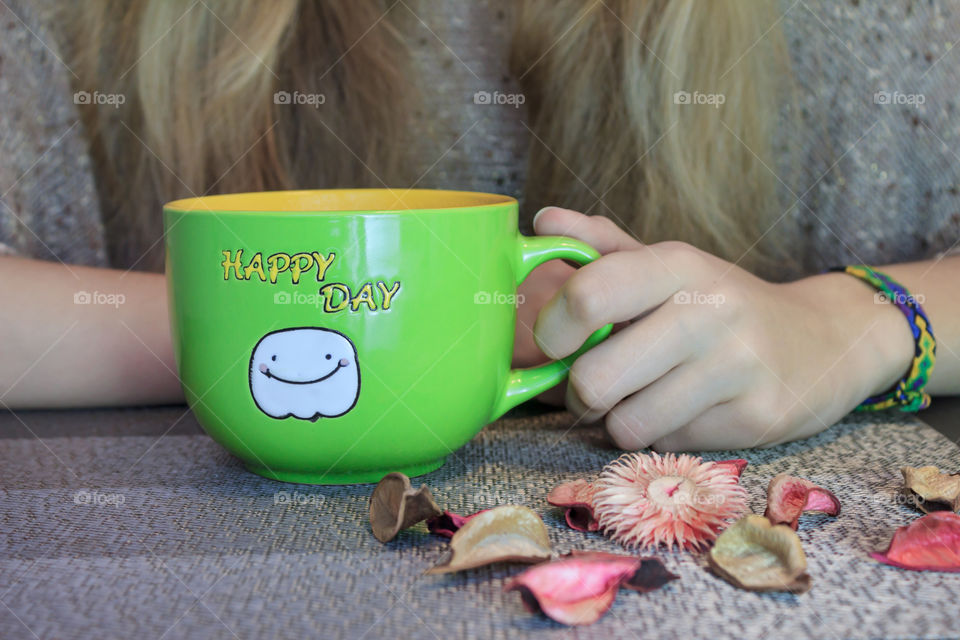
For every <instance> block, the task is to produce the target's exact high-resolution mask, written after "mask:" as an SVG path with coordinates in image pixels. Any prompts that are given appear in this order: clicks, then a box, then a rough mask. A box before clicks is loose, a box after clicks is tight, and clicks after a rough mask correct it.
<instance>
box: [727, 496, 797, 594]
mask: <svg viewBox="0 0 960 640" xmlns="http://www.w3.org/2000/svg"><path fill="white" fill-rule="evenodd" d="M709 560H710V566H711V568H712V569H713V571H714V572H715V573H717V575H719V576H720V577H722V578H723V579H724V580H726V581H727V582H729V583H730V584H732V585H734V586H736V587H740V588H741V589H747V590H750V591H790V592H793V593H803V592H805V591H807V590H809V589H810V576H809V575H807V573H806V570H807V558H806V555H804V553H803V546H802V545H801V544H800V538H799V537H797V534H796V532H795V531H794V530H793V529H791V528H790V527H788V526H786V525H773V524H771V523H770V521H769V520H768V519H767V518H765V517H763V516H758V515H755V514H752V515H749V516H746V517H745V518H741V519H740V520H738V521H737V522H736V523H734V524H733V525H731V526H730V527H729V528H727V530H726V531H724V532H723V533H721V534H720V536H719V537H718V538H717V541H716V543H714V545H713V548H712V549H711V550H710V555H709Z"/></svg>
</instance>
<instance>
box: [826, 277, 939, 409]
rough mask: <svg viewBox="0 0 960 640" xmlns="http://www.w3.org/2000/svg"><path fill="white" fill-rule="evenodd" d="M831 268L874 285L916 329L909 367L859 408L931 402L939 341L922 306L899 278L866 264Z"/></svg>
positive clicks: (903, 406)
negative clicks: (930, 381)
mask: <svg viewBox="0 0 960 640" xmlns="http://www.w3.org/2000/svg"><path fill="white" fill-rule="evenodd" d="M831 271H842V272H844V273H849V274H850V275H852V276H853V277H855V278H859V279H860V280H863V281H864V282H866V283H867V284H869V285H871V286H872V287H873V288H875V289H876V290H877V291H878V292H879V293H878V294H877V295H878V296H879V297H882V298H883V299H885V300H887V301H888V302H891V303H893V304H894V306H896V307H897V308H898V309H899V310H900V311H901V313H903V315H904V316H905V317H906V318H907V322H908V323H909V324H910V331H911V333H913V344H914V349H913V361H912V362H911V364H910V370H909V371H907V374H906V375H905V376H904V377H903V378H902V379H901V380H900V381H899V382H898V383H897V384H896V385H894V387H893V389H891V390H890V391H888V392H886V393H883V394H880V395H877V396H873V397H870V398H867V399H866V400H864V401H863V402H862V403H860V406H858V407H857V408H856V410H857V411H880V410H882V409H889V408H891V407H898V406H899V408H900V410H901V411H919V410H921V409H926V408H927V407H929V406H930V395H929V394H928V393H927V392H926V391H925V390H924V387H926V385H927V380H928V379H929V378H930V373H931V372H932V371H933V365H934V362H935V361H936V357H937V341H936V339H934V337H933V327H932V326H931V325H930V320H929V319H928V318H927V314H926V313H924V311H923V307H922V306H920V303H919V302H917V300H916V299H915V298H914V297H913V295H912V294H911V293H910V292H909V291H907V290H906V288H904V287H903V285H901V284H900V283H899V282H897V281H895V280H893V279H892V278H891V277H890V276H888V275H886V274H883V273H880V272H879V271H877V270H875V269H873V268H871V267H868V266H866V265H848V266H846V267H835V268H833V269H831Z"/></svg>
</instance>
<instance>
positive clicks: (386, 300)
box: [377, 280, 400, 310]
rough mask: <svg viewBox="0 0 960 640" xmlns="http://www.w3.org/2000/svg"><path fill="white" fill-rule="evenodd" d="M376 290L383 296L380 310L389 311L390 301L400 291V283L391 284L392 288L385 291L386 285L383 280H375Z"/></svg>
mask: <svg viewBox="0 0 960 640" xmlns="http://www.w3.org/2000/svg"><path fill="white" fill-rule="evenodd" d="M377 288H378V289H380V293H382V294H383V304H381V305H380V308H381V309H383V310H387V309H389V308H390V301H391V300H393V296H394V295H396V293H397V291H399V290H400V281H399V280H397V281H396V282H394V283H393V286H392V287H390V288H389V289H387V285H386V284H385V283H384V282H383V280H377Z"/></svg>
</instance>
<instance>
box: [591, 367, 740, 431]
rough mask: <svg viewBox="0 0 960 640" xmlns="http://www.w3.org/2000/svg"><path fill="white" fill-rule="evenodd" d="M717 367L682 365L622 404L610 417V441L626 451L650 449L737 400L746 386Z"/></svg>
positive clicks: (607, 421)
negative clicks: (713, 409) (698, 418)
mask: <svg viewBox="0 0 960 640" xmlns="http://www.w3.org/2000/svg"><path fill="white" fill-rule="evenodd" d="M715 364H716V365H717V366H709V365H707V366H705V363H703V362H702V361H697V362H690V363H686V364H682V365H680V366H679V367H677V368H676V369H674V370H673V371H671V372H670V373H668V374H667V375H666V376H664V377H662V378H660V379H659V380H657V381H656V382H654V383H653V384H651V385H649V386H647V387H646V388H645V389H643V390H642V391H639V392H637V393H635V394H633V395H632V396H630V397H629V398H627V399H626V400H624V401H623V402H621V403H620V404H618V405H617V406H616V407H614V408H613V409H612V410H611V411H610V413H608V414H607V419H606V425H607V431H608V432H609V434H610V437H611V438H612V439H613V441H614V442H615V443H616V444H617V445H618V446H620V447H621V448H624V449H630V450H635V449H642V448H643V447H649V446H650V445H651V444H654V443H656V442H663V439H664V438H665V437H668V436H669V434H672V433H673V432H675V431H676V430H678V429H680V428H682V427H684V426H685V425H687V424H689V423H690V422H691V421H693V420H695V419H696V418H697V417H698V416H700V415H701V414H703V413H704V412H706V411H707V410H709V409H711V408H712V407H714V406H716V405H717V404H721V403H724V402H727V401H729V400H730V399H732V398H734V397H736V396H737V394H738V393H739V392H740V391H741V389H740V387H741V386H742V383H741V382H740V381H739V380H738V379H737V378H735V377H733V376H725V375H722V363H715ZM718 372H719V374H718Z"/></svg>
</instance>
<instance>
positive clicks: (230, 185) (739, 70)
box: [61, 0, 785, 270]
mask: <svg viewBox="0 0 960 640" xmlns="http://www.w3.org/2000/svg"><path fill="white" fill-rule="evenodd" d="M206 4H207V5H208V6H209V8H210V11H208V10H207V9H206V8H204V7H203V6H197V5H195V4H194V3H192V2H190V0H133V1H131V2H119V1H111V0H90V1H89V2H86V3H84V4H83V5H81V6H82V9H80V10H79V15H76V13H77V9H75V8H72V7H68V6H65V7H64V10H65V11H67V12H69V13H70V18H64V20H62V21H61V23H62V24H63V25H64V27H65V38H66V41H67V42H68V43H69V44H71V45H72V46H71V47H69V51H70V55H71V57H72V58H73V61H74V64H76V65H77V67H76V68H77V69H79V70H80V72H79V75H80V77H81V80H80V81H79V82H78V88H84V89H90V88H95V89H97V90H99V91H101V92H111V93H122V94H124V95H125V97H126V98H127V99H126V101H125V103H124V104H123V105H122V106H121V107H120V108H119V109H117V110H112V109H102V108H101V109H96V108H87V109H85V111H84V114H83V116H84V120H85V124H86V126H87V127H88V134H89V135H90V137H91V144H92V149H93V153H94V163H95V165H96V171H97V181H98V184H99V185H100V186H99V189H100V195H101V204H102V206H103V208H104V211H105V214H106V216H107V231H108V238H110V239H111V242H110V246H111V258H112V260H113V261H114V262H115V263H117V264H119V265H124V266H131V265H135V264H137V263H138V262H141V259H140V256H141V255H143V252H144V250H145V248H146V247H148V246H151V245H152V248H151V249H150V250H149V251H148V252H147V257H146V258H144V259H142V265H143V266H146V267H149V268H156V267H158V266H159V265H160V264H161V263H162V252H161V251H160V244H161V243H160V242H158V239H159V238H160V216H159V206H160V204H162V202H164V201H166V200H169V199H173V198H176V197H181V196H187V195H191V194H202V193H206V192H208V191H209V192H228V191H238V190H255V189H278V188H291V187H303V188H307V187H334V186H367V185H372V186H382V183H381V182H380V181H381V180H382V181H383V182H386V183H388V184H390V185H391V186H394V185H403V184H405V183H407V182H406V181H408V180H410V178H411V176H409V175H405V165H404V163H403V162H402V161H403V158H402V157H401V156H400V155H399V153H398V152H399V150H400V149H401V148H403V146H404V145H403V144H402V140H403V139H404V136H405V135H406V134H405V131H404V121H405V117H406V114H407V113H408V112H409V111H408V110H409V109H411V108H413V105H415V104H416V100H417V96H411V95H409V90H408V89H407V85H408V83H406V82H404V81H403V77H404V75H405V74H406V72H407V71H406V67H407V58H406V55H405V50H404V46H403V37H402V34H401V33H399V32H398V30H397V28H395V27H394V26H393V25H392V23H391V19H390V15H389V14H390V13H392V12H388V7H387V3H386V2H381V1H379V0H352V1H350V2H308V1H302V2H301V1H298V0H276V1H274V2H270V3H265V2H239V1H237V0H206ZM773 4H774V3H773V0H763V1H762V2H760V1H758V2H750V3H745V2H742V1H740V0H715V1H712V2H697V1H696V0H606V2H605V3H590V4H589V5H588V4H586V3H584V2H581V1H580V0H527V1H526V2H524V3H522V4H521V5H520V6H519V8H518V11H517V16H516V18H517V21H516V29H517V33H516V35H515V37H514V42H513V45H512V49H511V66H512V68H513V71H514V73H515V75H516V76H517V77H518V78H519V80H520V82H521V85H522V89H523V92H524V94H525V95H526V97H527V103H528V105H529V108H530V112H529V118H528V123H529V126H530V128H531V130H532V131H533V133H534V136H533V138H534V141H533V142H532V146H531V148H530V153H529V161H528V162H529V166H528V172H527V185H526V193H525V196H526V198H525V200H526V202H527V203H529V204H530V207H531V209H536V208H539V207H540V206H542V205H545V204H558V205H562V206H566V207H570V208H574V209H579V210H582V211H585V212H587V213H599V214H604V215H607V216H609V217H611V218H613V219H614V220H615V221H617V222H619V223H620V224H621V225H622V226H623V227H624V228H626V229H629V230H630V231H631V232H632V233H634V234H635V235H637V236H638V237H639V238H640V239H642V240H643V241H644V242H655V241H659V240H664V239H680V240H685V241H687V242H690V243H692V244H695V245H697V246H699V247H701V248H703V249H705V250H708V251H711V252H713V253H716V254H718V255H720V256H722V257H725V258H728V259H730V260H737V259H738V258H743V259H744V260H743V262H744V264H746V265H748V266H754V267H756V268H757V269H767V270H769V267H770V266H771V265H773V264H782V260H783V252H782V250H781V249H780V247H779V245H778V244H777V243H776V242H775V235H776V234H775V233H774V234H769V235H765V236H764V238H763V241H762V242H761V243H760V244H759V245H758V246H757V247H756V248H754V249H752V250H749V252H748V249H750V247H751V245H752V244H753V243H754V241H755V240H756V238H757V237H758V236H759V235H760V234H761V233H763V232H764V231H765V230H766V228H767V225H769V224H771V223H772V222H773V221H774V220H775V219H776V217H777V216H778V215H779V214H780V213H781V211H780V203H779V202H778V199H777V186H776V178H775V177H774V175H773V174H772V173H771V171H770V170H769V169H767V166H771V167H772V153H771V140H772V134H773V127H774V126H775V123H776V121H777V116H778V105H779V102H778V101H779V97H780V91H779V78H781V77H783V75H784V74H783V67H784V65H783V60H784V59H785V57H784V56H783V47H782V36H781V35H780V34H779V31H778V29H777V28H776V25H777V15H776V12H775V10H774V6H773ZM71 5H72V3H71ZM74 6H75V5H74ZM385 14H386V16H385ZM100 43H109V44H107V45H101V44H100ZM80 85H83V86H82V87H81V86H80ZM294 89H298V90H300V91H301V92H317V93H323V94H325V95H326V96H327V98H328V101H335V102H334V104H335V105H336V107H337V108H336V109H324V110H323V120H322V121H321V120H320V117H319V115H318V114H317V113H315V111H316V110H313V109H289V108H285V109H283V111H282V112H281V111H280V109H281V108H283V106H281V105H277V104H275V101H274V99H273V96H274V93H275V92H277V91H282V90H288V91H293V90H294ZM682 92H687V93H688V94H690V96H691V100H690V102H693V101H695V100H696V97H695V96H711V95H712V96H714V98H712V102H713V104H682V102H683V97H682V96H683V95H684V93H682ZM716 96H722V100H723V104H720V105H716V104H715V103H716V102H719V101H720V99H718V98H717V97H716ZM675 97H676V99H677V101H679V102H681V104H678V103H677V101H675ZM328 104H329V102H328ZM121 121H122V122H123V124H121ZM128 129H129V130H128ZM137 139H139V141H138V140H137ZM450 186H451V187H455V186H456V185H450ZM745 253H746V255H744V254H745Z"/></svg>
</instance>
